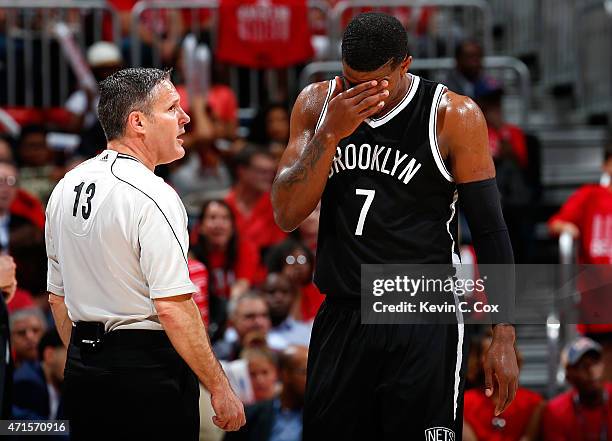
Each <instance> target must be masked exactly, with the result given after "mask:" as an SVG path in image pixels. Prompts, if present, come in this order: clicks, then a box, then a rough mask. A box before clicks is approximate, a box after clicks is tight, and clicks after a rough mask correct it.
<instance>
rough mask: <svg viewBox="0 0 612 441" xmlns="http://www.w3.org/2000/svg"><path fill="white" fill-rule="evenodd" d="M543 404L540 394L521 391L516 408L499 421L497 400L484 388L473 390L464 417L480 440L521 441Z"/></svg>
mask: <svg viewBox="0 0 612 441" xmlns="http://www.w3.org/2000/svg"><path fill="white" fill-rule="evenodd" d="M542 402H543V399H542V397H541V396H540V395H539V394H537V393H535V392H532V391H530V390H528V389H525V388H522V387H520V388H519V389H518V390H517V392H516V397H515V398H514V401H513V402H512V404H510V406H509V407H508V408H507V409H506V410H505V411H504V412H503V413H502V414H501V415H499V416H498V417H495V403H494V402H493V400H492V399H491V398H488V397H487V396H486V395H485V394H484V390H483V389H481V388H477V389H470V390H468V391H466V392H465V395H464V411H463V417H464V419H465V421H466V422H467V423H468V424H469V425H470V427H471V428H472V430H473V431H474V434H475V435H476V437H477V439H479V440H487V441H519V440H520V439H521V437H522V436H524V435H525V432H526V430H527V427H528V425H529V422H530V420H531V418H532V416H533V414H534V413H535V412H536V409H537V408H538V406H540V404H541V403H542Z"/></svg>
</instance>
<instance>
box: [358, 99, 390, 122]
mask: <svg viewBox="0 0 612 441" xmlns="http://www.w3.org/2000/svg"><path fill="white" fill-rule="evenodd" d="M383 107H385V102H384V101H380V102H379V103H378V104H376V105H375V106H372V107H370V108H369V109H366V110H364V111H362V112H360V113H359V117H360V118H362V119H366V118H369V117H370V116H372V115H374V114H376V113H378V112H380V111H381V110H382V108H383Z"/></svg>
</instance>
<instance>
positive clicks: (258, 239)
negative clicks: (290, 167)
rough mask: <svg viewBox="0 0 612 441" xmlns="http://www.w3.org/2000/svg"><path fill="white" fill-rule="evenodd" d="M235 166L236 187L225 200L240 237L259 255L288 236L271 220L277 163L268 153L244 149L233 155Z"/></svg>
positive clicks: (252, 148) (250, 148)
mask: <svg viewBox="0 0 612 441" xmlns="http://www.w3.org/2000/svg"><path fill="white" fill-rule="evenodd" d="M236 163H237V167H236V168H237V170H236V175H237V180H236V184H235V185H234V187H233V188H232V191H231V192H230V193H229V194H228V195H227V197H226V198H225V201H226V202H227V204H228V205H229V206H230V207H231V209H232V212H233V213H234V217H235V219H236V228H237V230H238V234H239V236H240V238H241V239H242V240H245V241H248V242H250V243H252V244H253V245H255V247H256V248H257V249H258V251H259V253H260V256H261V255H262V251H265V249H266V248H268V247H270V246H272V245H275V244H277V243H279V242H281V241H282V240H283V239H284V238H285V237H287V234H286V233H285V232H283V231H282V230H281V229H280V228H279V227H278V226H277V225H276V222H275V221H274V211H273V209H272V201H271V200H270V190H271V188H272V181H273V180H274V175H275V173H276V161H275V159H274V158H273V157H272V155H271V154H270V153H269V152H267V151H265V150H260V149H257V148H254V147H250V146H247V147H245V148H244V149H243V150H242V151H241V152H240V153H238V155H236Z"/></svg>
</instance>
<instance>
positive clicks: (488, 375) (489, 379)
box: [484, 363, 495, 398]
mask: <svg viewBox="0 0 612 441" xmlns="http://www.w3.org/2000/svg"><path fill="white" fill-rule="evenodd" d="M484 375H485V395H486V396H487V397H489V398H491V397H492V396H493V392H495V388H494V387H493V372H492V369H491V366H489V364H488V363H485V365H484Z"/></svg>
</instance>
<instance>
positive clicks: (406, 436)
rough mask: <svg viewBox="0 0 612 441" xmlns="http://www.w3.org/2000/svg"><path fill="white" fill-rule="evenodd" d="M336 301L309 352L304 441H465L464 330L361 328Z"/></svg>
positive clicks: (321, 316) (356, 313) (355, 311)
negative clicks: (463, 437) (462, 438)
mask: <svg viewBox="0 0 612 441" xmlns="http://www.w3.org/2000/svg"><path fill="white" fill-rule="evenodd" d="M360 306H361V305H360V303H359V301H357V302H356V303H355V302H338V301H334V299H330V298H329V297H328V298H327V299H326V300H325V301H324V302H323V304H322V305H321V308H320V309H319V312H318V313H317V316H316V318H315V321H314V325H313V329H312V335H311V339H310V348H309V352H308V378H307V381H306V396H305V403H304V429H303V440H304V441H337V440H350V441H403V440H406V441H413V440H414V441H417V440H444V441H459V440H461V436H462V430H463V389H464V372H465V369H466V361H467V351H468V347H467V342H466V341H465V338H464V326H463V325H457V323H455V324H380V325H378V324H377V325H365V324H362V323H361V309H360Z"/></svg>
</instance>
